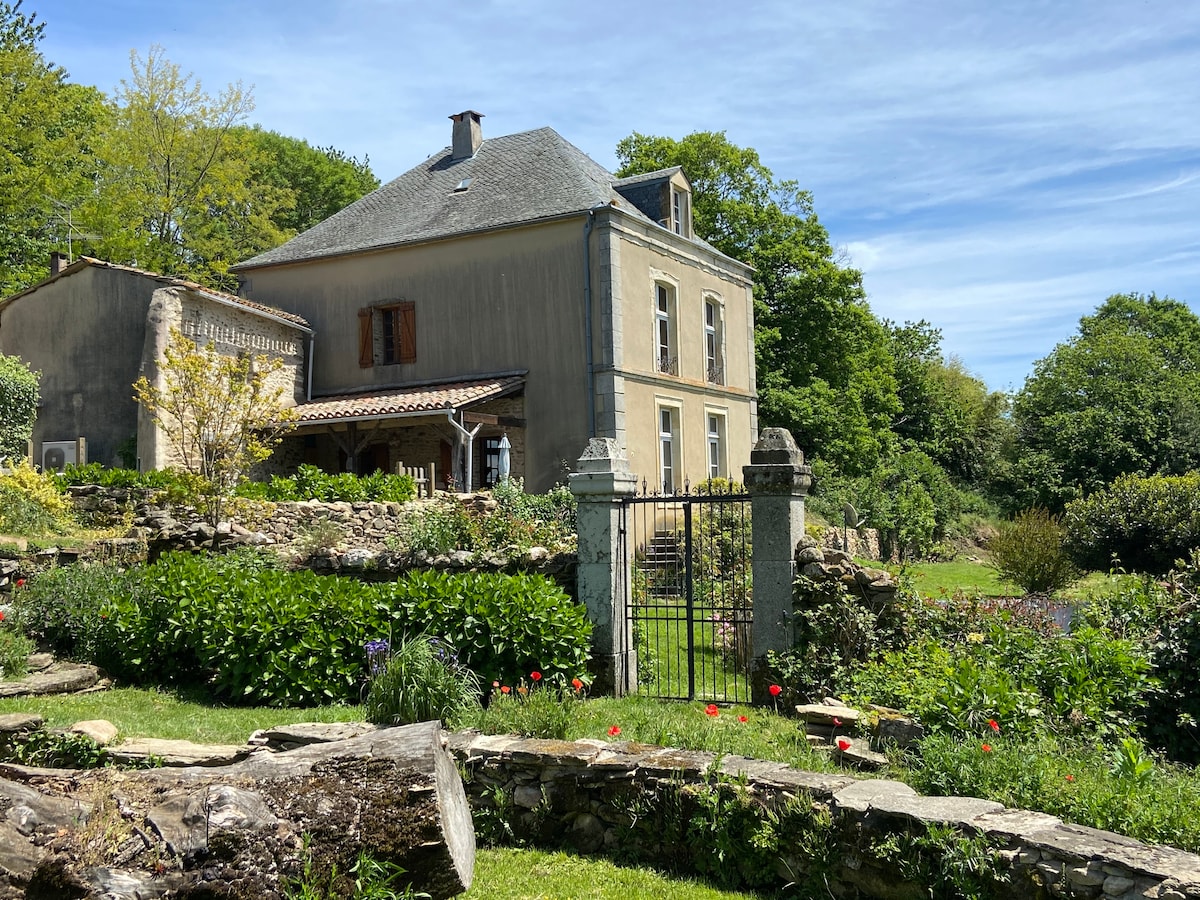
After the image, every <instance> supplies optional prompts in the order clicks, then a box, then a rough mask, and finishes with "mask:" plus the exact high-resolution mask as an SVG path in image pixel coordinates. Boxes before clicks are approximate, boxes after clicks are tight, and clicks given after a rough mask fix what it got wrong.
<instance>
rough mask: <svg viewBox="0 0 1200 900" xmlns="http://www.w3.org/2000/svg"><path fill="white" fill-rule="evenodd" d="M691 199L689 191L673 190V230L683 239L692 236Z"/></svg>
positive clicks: (674, 188) (673, 188) (675, 188)
mask: <svg viewBox="0 0 1200 900" xmlns="http://www.w3.org/2000/svg"><path fill="white" fill-rule="evenodd" d="M690 199H691V198H690V197H689V196H688V193H687V191H682V190H680V189H679V188H677V187H672V188H671V230H672V231H674V232H675V233H676V234H678V235H682V236H683V237H691V236H692V227H691V226H692V223H691V221H690V219H691V209H690V208H689V207H690V206H691V204H690V203H689V202H688V201H689V200H690Z"/></svg>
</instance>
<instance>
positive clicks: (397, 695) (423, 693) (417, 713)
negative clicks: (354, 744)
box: [363, 634, 480, 725]
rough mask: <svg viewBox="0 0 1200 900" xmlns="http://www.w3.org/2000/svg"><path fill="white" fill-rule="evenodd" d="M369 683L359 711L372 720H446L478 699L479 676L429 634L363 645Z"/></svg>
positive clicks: (393, 722) (386, 722)
mask: <svg viewBox="0 0 1200 900" xmlns="http://www.w3.org/2000/svg"><path fill="white" fill-rule="evenodd" d="M366 652H367V657H368V668H369V670H370V688H369V689H368V691H367V697H366V700H364V701H363V715H364V716H366V719H367V721H368V722H372V723H374V724H376V725H410V724H412V723H413V722H428V721H431V720H433V719H439V720H440V721H442V722H444V723H449V722H450V721H451V720H452V719H453V718H454V717H455V716H457V715H459V714H461V713H462V712H463V711H465V710H468V709H471V708H472V707H475V706H477V705H478V703H479V694H480V687H479V685H480V681H479V676H478V675H476V674H475V673H474V672H472V671H471V670H470V669H469V668H467V667H466V666H464V665H463V664H462V663H461V662H460V661H459V658H458V652H457V651H456V650H455V649H454V647H452V646H451V645H450V644H448V643H447V642H446V641H443V640H441V639H439V638H436V637H431V636H430V635H428V634H417V635H412V636H410V637H404V638H402V639H401V640H400V641H398V642H397V643H396V645H395V646H394V647H393V646H392V645H391V644H390V643H389V642H388V641H387V640H383V639H380V640H376V641H370V642H368V643H367V645H366Z"/></svg>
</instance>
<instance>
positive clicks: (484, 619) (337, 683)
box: [19, 553, 591, 706]
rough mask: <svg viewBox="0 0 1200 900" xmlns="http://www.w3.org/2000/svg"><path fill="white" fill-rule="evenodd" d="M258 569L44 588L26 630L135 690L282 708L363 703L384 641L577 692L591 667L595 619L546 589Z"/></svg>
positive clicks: (211, 569) (173, 567)
mask: <svg viewBox="0 0 1200 900" xmlns="http://www.w3.org/2000/svg"><path fill="white" fill-rule="evenodd" d="M256 559H257V557H247V556H246V555H242V554H230V555H229V556H226V557H204V556H192V555H188V554H181V553H169V554H164V555H163V557H162V558H160V559H159V560H158V561H157V562H156V563H154V564H153V565H151V566H147V567H145V568H144V569H139V570H137V571H136V572H132V571H131V572H122V571H121V570H119V569H117V568H116V567H114V566H91V567H88V568H86V569H85V568H82V567H80V568H75V567H69V568H64V569H62V570H58V572H60V573H62V574H55V573H49V574H47V575H45V576H39V578H38V579H37V580H36V581H35V583H34V589H32V590H30V591H28V592H25V596H24V597H22V598H21V606H20V613H19V619H20V622H21V624H22V627H23V628H25V629H26V631H27V633H29V634H30V635H32V636H35V637H38V638H39V639H41V638H43V637H44V638H45V639H46V640H47V643H50V644H56V645H57V646H59V647H62V648H63V649H64V652H65V653H66V654H67V655H72V656H74V657H76V658H79V659H85V660H90V661H94V662H96V663H98V664H99V665H102V666H104V667H105V668H106V669H108V670H109V671H110V672H111V673H112V674H113V675H114V676H115V677H118V678H121V679H123V680H126V681H129V682H133V683H140V684H160V683H162V684H175V685H186V686H193V687H203V688H207V689H208V690H209V691H211V692H212V693H213V694H215V695H216V696H217V697H220V698H222V699H226V700H228V701H231V702H237V703H257V704H264V705H271V706H303V705H310V704H314V703H327V702H342V701H350V702H356V701H358V700H359V699H361V690H362V687H363V685H364V683H365V681H366V678H367V669H366V660H365V658H364V656H363V647H364V646H365V645H366V644H367V642H368V641H370V640H374V639H376V638H377V637H378V636H380V635H386V634H400V633H412V634H415V633H420V632H428V633H429V634H436V635H438V636H440V637H443V638H445V639H446V640H448V641H449V642H450V643H452V644H453V645H454V646H456V647H458V648H459V652H460V655H461V659H462V662H463V664H464V665H466V666H468V667H470V668H471V669H472V670H473V671H475V672H476V673H478V674H479V675H480V676H481V677H485V678H487V679H488V680H491V679H494V678H498V677H500V675H501V673H505V672H508V673H511V672H523V671H530V670H532V669H533V668H540V669H542V670H544V671H546V672H547V673H548V674H555V673H559V674H562V675H564V676H565V677H568V678H569V677H573V676H574V674H575V673H577V672H582V671H583V670H584V668H585V666H586V663H587V658H588V648H589V643H588V638H589V635H590V630H591V626H590V625H589V623H588V621H587V617H586V614H585V612H584V610H583V608H582V607H580V606H579V605H577V604H575V603H573V602H571V600H570V598H568V597H567V596H566V595H565V594H564V593H563V592H562V590H561V589H559V588H558V587H557V586H555V585H554V584H553V583H552V582H550V581H548V580H547V579H545V578H542V577H540V576H533V575H518V576H514V575H499V574H451V573H445V572H443V573H438V572H412V573H409V574H408V575H406V576H405V577H403V578H401V579H400V580H398V581H396V582H394V583H384V584H366V583H364V582H361V581H358V580H356V579H351V578H339V577H335V576H325V577H322V576H318V575H316V574H314V573H313V572H310V571H299V572H284V571H277V570H274V569H271V568H269V565H270V564H268V563H266V562H262V563H258V562H255V560H256ZM67 573H70V574H67Z"/></svg>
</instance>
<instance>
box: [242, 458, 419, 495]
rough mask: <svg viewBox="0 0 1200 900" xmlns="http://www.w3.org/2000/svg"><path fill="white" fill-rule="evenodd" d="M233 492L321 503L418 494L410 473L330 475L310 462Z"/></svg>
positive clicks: (243, 485) (340, 473) (377, 472)
mask: <svg viewBox="0 0 1200 900" xmlns="http://www.w3.org/2000/svg"><path fill="white" fill-rule="evenodd" d="M235 493H236V494H237V495H238V496H239V497H247V498H249V499H252V500H271V501H274V502H281V501H285V500H320V501H322V502H324V503H335V502H344V503H361V502H365V501H373V502H378V503H406V502H407V501H409V500H412V499H413V498H414V497H416V495H417V484H416V482H415V481H414V480H413V478H412V476H411V475H389V474H386V473H384V472H380V471H378V470H376V471H375V472H372V473H371V474H370V475H362V476H359V475H355V474H353V473H350V472H339V473H338V474H336V475H330V474H328V473H326V472H324V471H322V470H321V469H319V468H317V467H316V466H313V465H308V464H305V465H302V466H300V467H299V469H297V470H296V474H295V475H292V476H282V475H272V476H271V480H270V481H269V482H266V483H264V482H255V481H244V482H242V483H241V484H239V485H238V487H237V489H236V491H235Z"/></svg>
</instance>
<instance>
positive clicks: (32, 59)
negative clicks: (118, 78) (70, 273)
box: [0, 2, 106, 297]
mask: <svg viewBox="0 0 1200 900" xmlns="http://www.w3.org/2000/svg"><path fill="white" fill-rule="evenodd" d="M44 29H45V25H44V23H42V22H39V21H38V20H37V17H36V15H34V14H32V13H31V14H28V15H26V14H25V13H24V12H22V11H21V3H20V2H18V3H16V5H12V4H9V3H5V2H0V297H4V296H7V295H8V294H11V293H14V292H15V291H18V290H20V289H21V288H24V287H27V286H28V285H30V284H32V283H34V282H36V281H39V280H40V279H42V278H44V277H46V275H47V274H48V273H49V260H50V251H51V250H53V249H62V250H66V249H67V244H68V234H67V233H68V228H69V227H70V226H76V227H78V223H77V222H75V221H74V219H73V218H72V215H71V210H72V209H73V208H74V207H75V206H77V205H78V204H79V202H80V200H81V198H82V196H83V195H84V193H85V192H86V190H87V189H88V188H89V187H90V184H91V175H92V174H93V160H92V157H91V155H90V143H91V139H92V137H93V135H94V133H95V130H96V128H97V127H98V126H99V124H100V123H101V122H102V121H103V119H104V116H105V114H106V112H105V107H104V104H103V98H102V96H101V94H100V93H99V91H97V90H95V89H94V88H89V87H82V86H80V85H76V84H70V83H69V82H68V81H67V73H66V71H65V70H64V69H63V68H62V67H60V66H57V65H55V64H53V63H51V62H49V61H47V60H46V59H45V57H43V56H42V53H41V51H40V50H39V48H38V45H39V43H40V42H41V40H42V36H43V32H44Z"/></svg>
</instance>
